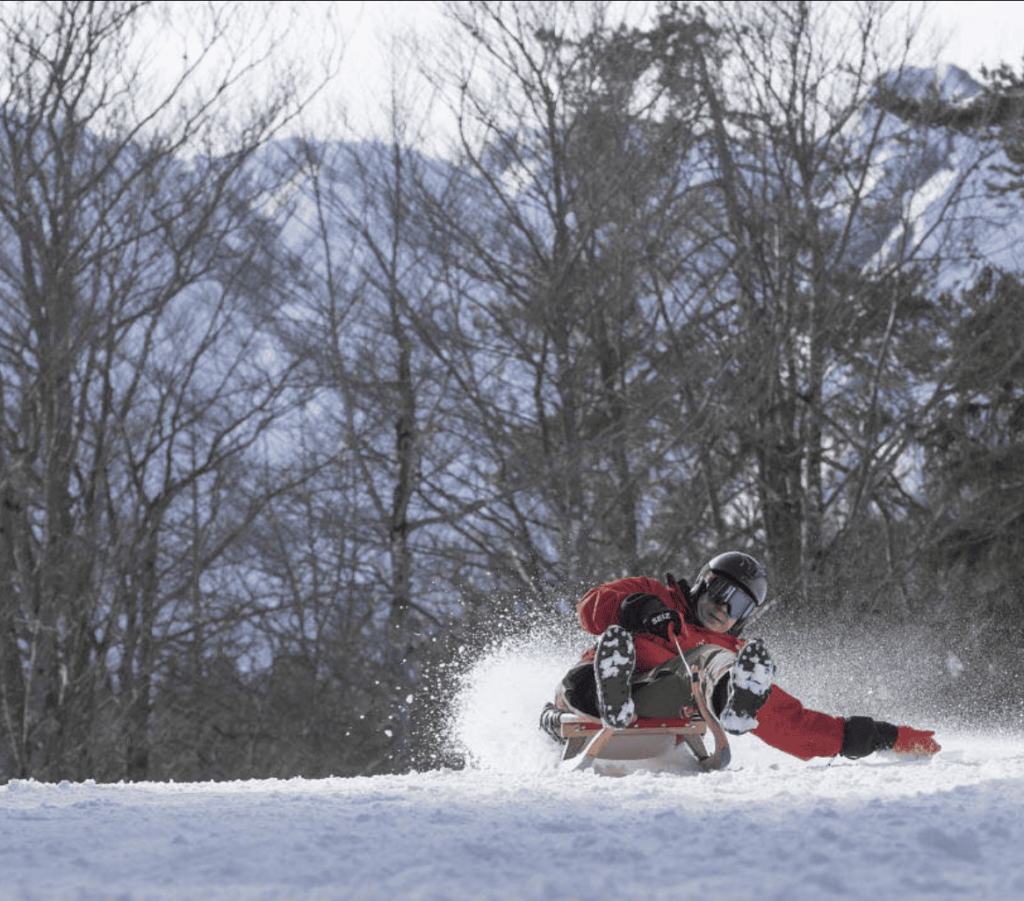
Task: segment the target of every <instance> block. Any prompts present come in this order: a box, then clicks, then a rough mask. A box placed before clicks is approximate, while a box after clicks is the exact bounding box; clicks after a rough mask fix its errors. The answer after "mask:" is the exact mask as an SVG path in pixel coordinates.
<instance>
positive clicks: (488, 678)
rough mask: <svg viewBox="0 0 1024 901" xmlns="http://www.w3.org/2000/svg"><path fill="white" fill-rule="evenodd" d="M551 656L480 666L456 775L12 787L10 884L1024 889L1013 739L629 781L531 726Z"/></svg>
mask: <svg viewBox="0 0 1024 901" xmlns="http://www.w3.org/2000/svg"><path fill="white" fill-rule="evenodd" d="M542 657H543V659H533V660H531V659H529V658H528V655H526V656H522V655H521V656H520V658H519V659H518V660H517V661H516V662H513V661H511V660H510V659H509V658H507V657H506V658H504V659H500V660H497V661H495V660H491V661H490V662H489V665H487V666H484V667H478V668H477V670H476V672H475V673H474V674H473V675H474V678H473V680H471V681H472V684H473V690H472V691H471V692H469V693H468V694H467V695H466V697H465V698H464V701H463V704H462V706H461V709H460V712H459V715H458V717H457V719H456V722H455V723H453V727H452V738H453V739H454V740H456V741H459V742H461V743H462V744H463V745H464V747H465V750H466V751H467V752H468V753H469V754H470V759H471V760H472V761H473V765H472V766H470V767H469V768H467V769H466V770H462V771H451V770H437V771H431V772H424V773H412V774H408V775H402V776H383V777H374V778H356V779H325V780H315V781H313V780H303V779H294V780H288V781H264V782H238V783H220V784H214V783H208V784H180V785H177V784H154V783H142V784H134V785H125V784H121V785H96V784H89V783H87V784H76V785H71V784H61V785H43V784H39V783H35V782H12V783H10V784H9V785H7V786H6V787H3V788H0V868H2V877H0V898H2V899H3V901H14V899H40V901H42V899H45V901H55V899H80V898H88V899H111V901H114V899H132V901H142V899H199V898H201V899H203V901H228V899H232V901H234V899H244V901H250V899H261V901H302V899H317V901H324V899H349V898H351V899H360V901H375V899H381V901H384V899H386V901H406V899H409V901H413V899H415V901H442V899H445V901H447V899H453V901H454V899H460V901H461V899H472V901H485V899H502V901H533V899H536V901H548V899H577V898H578V899H588V901H590V899H608V898H614V899H616V901H627V899H634V898H635V899H641V898H642V899H645V901H646V899H651V901H656V899H665V901H681V899H690V898H708V897H721V898H729V899H731V901H744V899H751V901H753V899H757V901H770V899H780V901H800V899H807V901H812V899H813V901H820V899H823V898H878V899H899V901H942V899H953V898H963V899H970V901H985V899H993V901H994V899H1000V901H1004V899H1010V898H1020V897H1024V855H1022V854H1021V851H1020V849H1021V847H1022V845H1024V824H1022V818H1021V816H1020V811H1021V809H1022V805H1024V742H1022V740H1021V739H1020V738H1019V737H1009V736H996V735H994V734H965V733H958V732H956V731H952V730H949V729H942V728H941V727H940V729H939V733H938V738H939V739H940V740H941V741H942V743H943V746H944V749H943V751H942V753H941V754H940V755H938V756H937V757H935V758H933V759H931V760H927V761H923V762H908V761H900V760H896V759H894V758H893V757H889V758H883V757H876V758H868V759H866V760H863V761H860V762H856V763H854V762H851V761H845V760H837V761H835V762H832V763H829V762H828V761H815V762H811V763H802V762H800V761H798V760H794V759H792V758H788V757H786V756H785V755H782V754H780V753H778V752H776V751H773V750H771V749H770V748H767V747H766V746H764V745H762V744H761V743H760V742H758V741H757V739H754V738H751V737H743V738H740V739H737V740H735V742H734V758H733V760H734V762H733V766H732V768H731V769H729V770H727V771H724V772H719V773H710V774H698V773H694V772H693V771H692V768H688V764H687V763H686V762H685V760H684V758H682V757H681V758H680V759H679V761H677V765H676V766H674V767H669V768H668V771H661V772H649V771H637V772H632V773H630V774H628V775H626V776H624V777H622V778H615V777H613V776H610V775H600V774H597V773H593V772H589V773H559V772H556V771H555V768H554V765H555V759H556V757H555V753H554V747H553V745H551V744H550V743H549V742H548V741H547V740H546V739H544V738H543V737H542V736H541V735H540V734H539V733H538V732H537V731H536V729H535V727H534V723H533V720H535V714H536V710H535V708H534V706H533V705H534V703H535V701H536V695H537V693H538V692H547V691H548V690H549V689H550V687H551V684H552V682H551V681H550V680H551V679H552V678H553V677H554V675H557V673H556V669H557V666H558V661H557V660H555V659H554V658H552V657H550V655H548V656H543V655H542ZM484 697H490V698H491V699H492V702H491V703H490V704H486V703H483V702H482V699H483V698H484ZM526 719H529V720H530V722H529V723H528V722H526ZM920 725H936V724H935V723H930V724H926V723H921V724H920ZM502 736H504V738H506V739H508V741H501V740H499V739H500V737H502Z"/></svg>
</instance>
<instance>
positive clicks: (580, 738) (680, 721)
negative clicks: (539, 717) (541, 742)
mask: <svg viewBox="0 0 1024 901" xmlns="http://www.w3.org/2000/svg"><path fill="white" fill-rule="evenodd" d="M560 725H561V735H562V738H563V740H564V744H563V747H562V763H563V766H568V768H570V769H585V768H586V767H588V766H590V765H591V764H592V763H593V762H594V760H597V759H601V760H644V759H648V758H655V757H660V756H662V755H663V754H665V753H667V752H668V751H671V750H672V749H673V748H675V747H678V746H679V745H680V744H685V745H686V746H687V748H688V749H689V750H690V752H691V753H692V754H693V756H694V757H695V758H696V759H697V762H698V763H699V764H700V765H701V767H702V768H704V769H706V770H717V769H721V768H722V767H724V766H726V764H728V762H729V744H728V741H727V740H726V738H725V734H724V733H723V732H722V731H721V729H720V728H719V727H717V724H715V728H713V729H712V734H713V737H714V739H715V750H714V751H713V752H710V753H709V752H708V749H707V747H706V745H705V744H704V736H705V735H706V734H707V732H708V724H707V723H706V722H705V720H704V719H703V718H702V717H701V716H700V715H699V713H696V712H695V713H694V715H693V716H681V717H672V718H660V717H640V718H639V719H637V720H636V721H635V722H634V723H633V724H632V725H630V726H627V727H626V728H625V729H610V728H608V727H606V726H605V725H604V724H603V723H602V722H601V721H600V720H599V719H597V718H596V717H591V716H586V715H584V714H581V713H575V712H570V711H564V710H563V711H562V712H561V717H560Z"/></svg>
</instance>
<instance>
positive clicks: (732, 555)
mask: <svg viewBox="0 0 1024 901" xmlns="http://www.w3.org/2000/svg"><path fill="white" fill-rule="evenodd" d="M715 576H721V577H722V578H723V579H724V580H725V581H726V582H727V583H730V584H731V585H733V586H735V587H736V588H739V589H740V590H741V591H742V592H743V593H744V595H746V597H747V598H749V600H748V601H746V603H745V604H744V607H745V609H742V608H741V609H738V610H737V611H736V612H737V614H738V615H737V616H736V625H734V626H733V627H732V628H731V629H730V630H729V632H730V633H731V634H732V635H739V633H740V630H741V629H742V628H743V626H745V625H746V624H747V623H749V622H750V621H751V620H752V619H754V617H756V616H757V615H758V614H759V613H761V612H763V611H764V609H765V607H766V606H767V605H766V604H765V600H764V599H765V597H766V596H767V594H768V571H767V570H766V569H765V567H764V564H763V563H761V562H759V561H757V560H755V559H754V558H753V557H751V556H750V555H749V554H743V553H740V552H739V551H726V552H725V553H724V554H719V555H718V556H717V557H712V558H711V559H710V560H709V561H708V562H707V563H705V564H704V566H702V567H701V570H700V573H698V575H697V580H696V582H695V583H694V601H696V599H697V598H699V597H700V596H701V595H702V594H703V593H704V592H705V591H707V590H708V586H709V584H710V583H712V582H714V577H715ZM736 601H740V599H739V598H736ZM749 601H753V602H754V603H753V605H751V604H750V603H749Z"/></svg>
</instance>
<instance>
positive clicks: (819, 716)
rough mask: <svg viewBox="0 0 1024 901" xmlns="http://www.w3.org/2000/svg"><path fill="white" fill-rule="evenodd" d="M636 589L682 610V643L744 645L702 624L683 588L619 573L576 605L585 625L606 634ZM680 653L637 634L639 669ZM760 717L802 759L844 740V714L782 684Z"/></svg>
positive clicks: (761, 731) (832, 751)
mask: <svg viewBox="0 0 1024 901" xmlns="http://www.w3.org/2000/svg"><path fill="white" fill-rule="evenodd" d="M636 592H645V593H647V594H653V595H655V596H657V597H659V598H661V600H663V601H664V602H665V603H666V604H667V605H668V606H669V607H670V608H672V609H674V610H678V611H679V615H680V616H681V617H682V619H683V627H682V630H681V631H680V634H679V646H680V647H681V648H682V649H683V650H684V651H688V650H689V649H690V648H695V647H697V646H698V645H702V644H717V645H720V646H721V647H723V648H728V649H729V650H731V651H738V650H739V649H740V648H741V647H743V645H744V641H743V639H742V638H737V637H736V636H734V635H725V634H723V633H721V632H712V631H711V630H710V629H705V628H704V627H703V626H700V625H698V624H697V622H696V616H695V615H694V614H695V611H694V610H693V609H692V608H691V607H690V605H689V604H688V602H687V600H686V598H685V597H684V595H683V593H682V591H681V590H680V589H679V588H677V587H672V588H668V587H666V586H664V585H662V584H661V583H660V582H657V581H655V580H654V579H647V578H644V577H636V578H629V579H619V580H618V581H617V582H607V583H606V584H604V585H598V586H597V587H596V588H591V589H590V591H588V592H587V593H586V594H585V595H583V597H582V598H581V599H580V601H579V603H578V604H577V605H576V612H577V614H578V615H579V619H580V625H581V626H583V628H584V629H585V630H586V631H587V632H590V633H591V634H592V635H600V634H601V633H602V632H603V631H604V630H605V629H607V628H608V627H609V626H610V625H612V624H613V623H617V622H618V621H619V604H621V603H622V601H623V600H624V599H625V598H626V597H628V596H629V595H631V594H634V593H636ZM583 656H584V659H593V649H591V650H589V651H587V653H586V654H584V655H583ZM675 656H677V651H676V648H675V644H674V643H673V642H672V641H670V640H666V639H663V638H659V637H658V636H657V635H652V634H650V633H641V634H639V635H637V636H636V668H637V671H638V672H646V671H647V670H649V669H652V668H653V667H655V666H657V665H658V664H659V663H664V662H665V661H666V660H671V659H672V658H673V657H675ZM757 722H758V725H757V728H756V729H754V730H753V734H754V735H756V736H757V737H758V738H760V739H761V740H762V741H763V742H765V743H766V744H769V745H771V746H772V747H773V748H778V749H779V750H780V751H785V752H786V753H787V754H792V755H793V756H794V757H799V758H800V759H801V760H810V759H811V758H812V757H835V755H836V754H838V753H839V749H840V748H841V747H842V746H843V728H844V725H845V720H844V719H843V718H842V717H838V716H828V715H827V714H824V713H818V712H817V711H816V710H808V709H807V708H806V707H804V705H803V704H801V703H800V702H799V701H798V700H797V699H796V698H794V697H793V696H792V695H790V694H787V693H786V692H784V691H783V690H782V689H781V688H779V686H778V685H775V686H773V687H772V693H771V694H770V695H769V696H768V700H767V701H766V702H765V705H764V706H763V707H762V708H761V710H760V711H759V712H758V714H757Z"/></svg>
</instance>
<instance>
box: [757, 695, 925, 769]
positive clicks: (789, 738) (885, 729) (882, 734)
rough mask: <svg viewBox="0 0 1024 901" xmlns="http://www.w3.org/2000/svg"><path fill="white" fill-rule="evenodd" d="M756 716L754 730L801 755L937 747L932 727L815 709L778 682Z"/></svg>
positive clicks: (773, 743) (775, 745)
mask: <svg viewBox="0 0 1024 901" xmlns="http://www.w3.org/2000/svg"><path fill="white" fill-rule="evenodd" d="M757 720H758V725H757V728H756V729H754V730H753V734H754V735H756V736H757V737H758V738H760V739H761V740H762V741H763V742H765V743H766V744H769V745H771V746H772V747H773V748H778V749H779V750H780V751H785V752H786V753H787V754H792V755H793V756H794V757H799V758H800V759H801V760H810V759H811V758H812V757H835V756H836V755H841V756H843V757H848V758H850V759H851V760H856V759H859V758H861V757H866V756H867V755H868V754H873V753H874V752H875V751H885V750H892V751H896V752H897V753H900V754H913V755H928V754H935V753H937V752H938V751H939V750H940V748H939V744H938V743H937V742H936V741H935V739H934V738H933V737H932V736H933V735H934V733H933V732H923V731H919V730H917V729H912V728H911V727H909V726H893V725H892V724H890V723H883V722H880V721H878V720H873V719H871V718H870V717H866V716H854V717H850V718H849V719H845V718H843V717H839V716H829V715H828V714H825V713H819V712H818V711H816V710H810V709H809V708H807V707H804V705H803V704H801V703H800V702H799V701H798V700H797V699H796V698H794V697H793V696H792V695H791V694H788V693H787V692H785V691H783V690H782V689H781V688H780V687H779V686H778V685H775V686H774V687H773V688H772V693H771V695H769V697H768V701H767V702H766V703H765V705H764V707H762V708H761V710H760V712H759V713H758V715H757Z"/></svg>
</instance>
